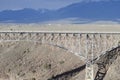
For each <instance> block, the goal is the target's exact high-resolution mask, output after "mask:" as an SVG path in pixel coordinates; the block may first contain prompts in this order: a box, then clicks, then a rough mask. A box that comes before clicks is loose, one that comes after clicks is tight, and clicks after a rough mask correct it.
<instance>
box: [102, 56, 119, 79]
mask: <svg viewBox="0 0 120 80" xmlns="http://www.w3.org/2000/svg"><path fill="white" fill-rule="evenodd" d="M104 80H120V57H118V58H117V59H116V61H114V62H113V64H112V65H111V66H110V68H109V70H108V72H107V74H106V76H105V78H104Z"/></svg>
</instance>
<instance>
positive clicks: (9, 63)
mask: <svg viewBox="0 0 120 80" xmlns="http://www.w3.org/2000/svg"><path fill="white" fill-rule="evenodd" d="M83 64H84V63H83V62H82V61H81V60H80V59H79V57H77V56H75V55H74V54H71V53H68V52H66V51H65V50H63V49H61V48H58V47H54V46H50V45H43V44H40V43H34V42H27V41H23V42H0V80H38V79H39V80H47V79H48V78H49V77H52V76H54V75H57V74H60V73H63V72H65V71H68V70H71V69H74V68H76V67H78V66H81V65H83ZM3 73H4V74H3Z"/></svg>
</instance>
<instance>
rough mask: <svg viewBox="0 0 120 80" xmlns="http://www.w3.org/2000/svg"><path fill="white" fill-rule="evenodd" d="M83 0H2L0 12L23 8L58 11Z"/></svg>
mask: <svg viewBox="0 0 120 80" xmlns="http://www.w3.org/2000/svg"><path fill="white" fill-rule="evenodd" d="M80 1H81V0H0V10H5V9H22V8H34V9H39V8H47V9H58V8H61V7H64V6H67V5H69V4H72V3H76V2H80Z"/></svg>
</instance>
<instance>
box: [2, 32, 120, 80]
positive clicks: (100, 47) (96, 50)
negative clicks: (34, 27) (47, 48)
mask: <svg viewBox="0 0 120 80" xmlns="http://www.w3.org/2000/svg"><path fill="white" fill-rule="evenodd" d="M0 41H1V42H3V41H4V42H9V41H33V42H40V43H42V44H49V45H52V46H56V47H60V48H62V49H65V50H66V51H68V52H71V53H73V54H75V55H77V56H78V57H80V59H81V60H82V61H84V62H85V63H86V77H85V80H93V79H94V75H93V64H94V63H96V64H98V68H99V70H103V69H106V68H105V66H106V65H105V64H104V65H100V64H102V63H103V60H104V59H103V57H104V58H105V57H106V56H104V55H108V53H106V51H110V50H112V49H114V48H116V47H118V45H119V43H120V34H119V33H83V32H67V31H66V32H58V31H56V32H55V31H34V32H33V31H14V32H12V31H2V32H0ZM117 52H118V51H117ZM117 52H116V54H115V55H118V54H117ZM111 55H112V53H111ZM101 56H103V57H101ZM94 60H95V61H94ZM106 62H108V63H110V62H109V61H108V60H107V61H106ZM109 65H110V64H109ZM107 70H108V69H106V70H104V73H101V72H100V71H98V72H97V74H98V75H96V77H95V80H103V77H104V74H105V73H106V71H107ZM101 74H102V77H101V76H100V75H101Z"/></svg>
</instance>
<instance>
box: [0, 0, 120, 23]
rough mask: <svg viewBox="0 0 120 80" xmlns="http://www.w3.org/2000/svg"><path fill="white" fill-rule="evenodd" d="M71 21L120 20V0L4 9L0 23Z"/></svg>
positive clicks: (0, 14)
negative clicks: (56, 6)
mask: <svg viewBox="0 0 120 80" xmlns="http://www.w3.org/2000/svg"><path fill="white" fill-rule="evenodd" d="M69 18H70V19H72V18H73V21H74V22H75V21H81V20H87V21H117V22H119V21H120V1H99V2H80V3H75V4H71V5H69V6H66V7H63V8H60V9H58V10H47V9H39V10H34V9H29V8H25V9H22V10H4V11H1V12H0V23H2V22H6V23H8V22H9V23H10V22H11V23H37V22H38V23H41V22H47V21H57V20H64V19H69Z"/></svg>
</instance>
